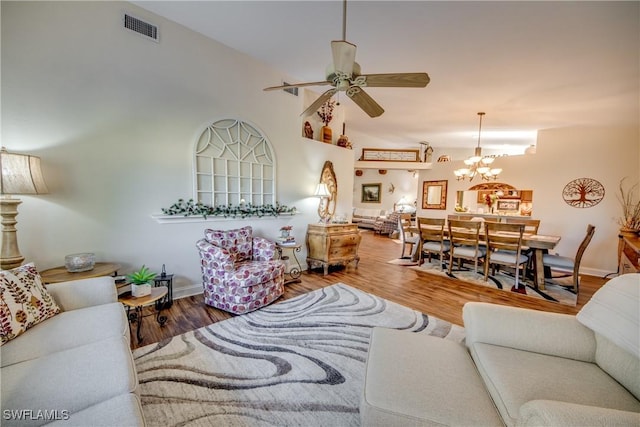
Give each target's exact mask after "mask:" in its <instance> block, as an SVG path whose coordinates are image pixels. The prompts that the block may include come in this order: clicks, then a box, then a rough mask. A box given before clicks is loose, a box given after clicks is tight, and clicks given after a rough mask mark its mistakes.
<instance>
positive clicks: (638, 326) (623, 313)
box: [576, 274, 640, 358]
mask: <svg viewBox="0 0 640 427" xmlns="http://www.w3.org/2000/svg"><path fill="white" fill-rule="evenodd" d="M576 319H578V322H580V323H582V324H583V325H585V326H586V327H587V328H589V329H591V330H592V331H594V332H597V333H599V334H601V335H603V336H604V337H606V338H607V339H608V340H609V341H611V342H613V343H614V344H616V345H618V346H620V347H622V348H623V349H625V350H626V351H628V352H629V353H631V354H633V355H635V356H636V358H640V334H639V333H638V330H640V274H623V275H622V276H618V277H616V278H614V279H611V280H610V281H608V282H607V283H606V285H605V286H603V287H601V288H600V289H598V291H596V293H595V294H593V296H592V297H591V299H590V300H589V302H588V303H586V304H585V305H584V307H582V309H581V310H580V312H578V314H577V315H576Z"/></svg>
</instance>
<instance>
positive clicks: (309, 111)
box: [300, 89, 338, 116]
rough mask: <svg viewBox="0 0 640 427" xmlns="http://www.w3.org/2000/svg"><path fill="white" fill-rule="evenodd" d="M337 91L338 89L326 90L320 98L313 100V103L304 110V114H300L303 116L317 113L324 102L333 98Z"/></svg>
mask: <svg viewBox="0 0 640 427" xmlns="http://www.w3.org/2000/svg"><path fill="white" fill-rule="evenodd" d="M337 91H338V89H329V90H328V91H326V92H325V93H323V94H322V95H320V97H319V98H318V99H316V100H315V101H313V104H311V105H309V106H308V107H307V109H306V110H304V111H303V112H302V114H300V115H301V116H308V115H311V114H313V113H315V112H316V111H318V109H319V108H320V107H321V106H322V104H324V103H325V102H327V100H328V99H329V98H331V97H332V96H333V94H334V93H336V92H337Z"/></svg>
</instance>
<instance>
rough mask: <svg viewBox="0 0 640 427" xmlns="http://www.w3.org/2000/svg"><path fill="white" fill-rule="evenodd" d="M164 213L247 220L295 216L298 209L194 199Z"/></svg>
mask: <svg viewBox="0 0 640 427" xmlns="http://www.w3.org/2000/svg"><path fill="white" fill-rule="evenodd" d="M162 213H163V214H165V215H183V216H193V215H202V216H203V217H204V219H207V217H208V216H223V217H225V218H228V217H231V218H236V217H240V218H246V217H248V216H257V217H263V216H279V215H283V214H286V215H293V214H295V213H296V207H295V206H293V207H291V208H290V207H288V206H286V205H281V204H279V203H278V202H276V204H275V206H274V205H270V204H269V205H256V206H254V205H252V204H251V203H241V204H240V205H237V206H234V205H229V206H226V205H218V206H210V205H205V204H204V203H201V202H197V203H196V202H194V201H193V199H189V200H187V201H186V202H185V201H184V199H178V201H177V202H176V203H174V204H173V205H171V206H170V207H169V208H167V209H165V208H162Z"/></svg>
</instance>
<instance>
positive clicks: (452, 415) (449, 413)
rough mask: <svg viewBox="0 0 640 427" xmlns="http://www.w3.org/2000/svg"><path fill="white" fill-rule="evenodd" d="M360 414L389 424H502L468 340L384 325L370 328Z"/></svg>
mask: <svg viewBox="0 0 640 427" xmlns="http://www.w3.org/2000/svg"><path fill="white" fill-rule="evenodd" d="M399 349H401V350H399ZM399 367H401V368H402V369H398V368H399ZM360 419H361V423H362V425H363V426H385V427H386V426H400V425H412V426H436V425H438V426H444V425H454V426H458V425H459V426H464V425H467V426H471V425H478V426H501V425H502V421H501V420H500V417H499V416H498V413H497V411H496V408H495V406H494V405H493V402H491V398H490V397H489V395H488V393H487V390H486V388H485V387H484V384H483V383H482V380H481V379H480V377H479V376H478V373H477V371H476V369H475V367H474V366H473V362H472V360H471V358H470V357H469V353H468V352H467V350H466V348H465V347H464V345H462V344H459V343H456V342H453V341H448V340H445V339H442V338H439V337H434V336H429V335H423V334H416V333H413V332H407V331H398V330H395V329H385V328H374V329H373V332H372V334H371V340H370V344H369V354H368V357H367V367H366V373H365V384H364V391H363V394H362V398H361V404H360Z"/></svg>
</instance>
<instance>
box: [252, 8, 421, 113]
mask: <svg viewBox="0 0 640 427" xmlns="http://www.w3.org/2000/svg"><path fill="white" fill-rule="evenodd" d="M346 34H347V0H344V1H343V9H342V40H334V41H332V42H331V52H332V54H333V64H331V65H329V67H327V73H326V74H327V77H326V80H323V81H318V82H309V83H297V84H286V85H282V86H272V87H267V88H265V89H264V90H280V89H287V88H292V87H304V86H327V85H330V86H333V87H332V88H331V89H329V90H327V91H326V92H324V93H323V94H322V95H320V97H319V98H318V99H316V100H315V101H314V102H313V103H312V104H311V105H310V106H309V107H308V108H307V109H306V110H304V111H303V112H302V115H303V116H308V115H309V114H313V113H314V112H315V111H317V110H318V109H319V108H320V107H321V106H322V104H324V103H325V102H326V101H327V100H329V99H330V98H331V97H332V96H333V95H334V94H336V93H338V92H345V93H346V95H347V96H348V97H349V98H351V99H352V100H353V101H354V102H355V103H356V104H357V105H358V106H359V107H360V108H362V109H363V110H364V112H365V113H367V114H368V115H369V116H370V117H378V116H380V115H382V113H384V109H383V108H382V107H381V106H380V104H378V103H377V102H376V101H374V100H373V98H372V97H371V96H369V94H367V93H366V92H365V91H364V88H365V87H425V86H426V85H427V84H428V83H429V80H430V79H429V75H428V74H427V73H389V74H361V73H360V64H358V63H357V62H355V58H356V45H355V44H353V43H349V42H348V41H347V40H346V38H347V37H346Z"/></svg>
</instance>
